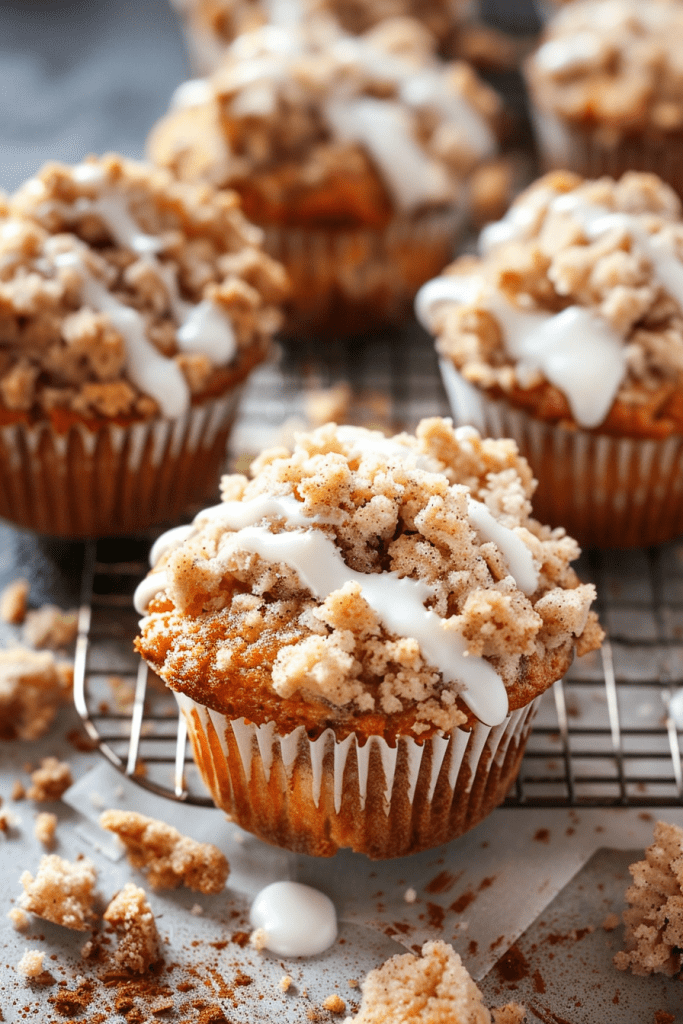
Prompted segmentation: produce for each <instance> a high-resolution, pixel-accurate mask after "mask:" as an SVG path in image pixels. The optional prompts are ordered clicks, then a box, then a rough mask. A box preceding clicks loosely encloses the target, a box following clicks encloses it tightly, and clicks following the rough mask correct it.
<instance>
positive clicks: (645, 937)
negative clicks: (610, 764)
mask: <svg viewBox="0 0 683 1024" xmlns="http://www.w3.org/2000/svg"><path fill="white" fill-rule="evenodd" d="M629 871H630V873H631V876H632V878H633V885H631V886H630V887H629V888H628V889H627V890H626V901H627V902H628V904H629V908H628V910H625V911H624V913H623V918H624V924H625V926H626V927H625V932H624V939H625V942H626V949H625V950H623V951H621V952H619V953H617V954H616V956H615V957H614V963H615V965H616V967H618V968H619V970H620V971H626V970H630V971H632V973H633V974H665V975H667V976H668V977H673V976H674V975H677V974H679V973H680V972H681V969H682V968H683V828H679V826H678V825H670V824H667V822H665V821H658V822H657V824H656V825H655V833H654V842H653V844H652V845H651V846H648V848H647V850H646V851H645V860H641V861H638V862H637V863H635V864H631V866H630V867H629Z"/></svg>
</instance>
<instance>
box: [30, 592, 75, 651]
mask: <svg viewBox="0 0 683 1024" xmlns="http://www.w3.org/2000/svg"><path fill="white" fill-rule="evenodd" d="M77 633H78V611H77V610H76V609H73V610H72V611H68V612H65V611H62V609H61V608H58V607H57V606H56V605H54V604H44V605H43V606H42V608H38V609H36V610H35V611H30V612H27V614H26V620H25V622H24V640H25V641H26V643H27V644H30V645H31V647H39V648H45V647H48V648H50V650H53V651H63V650H65V649H66V648H67V647H70V646H71V644H72V643H73V642H74V640H75V639H76V634H77Z"/></svg>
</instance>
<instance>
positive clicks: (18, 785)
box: [10, 779, 26, 801]
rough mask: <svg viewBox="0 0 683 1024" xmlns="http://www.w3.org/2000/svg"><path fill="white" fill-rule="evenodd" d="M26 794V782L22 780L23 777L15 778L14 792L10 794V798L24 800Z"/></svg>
mask: <svg viewBox="0 0 683 1024" xmlns="http://www.w3.org/2000/svg"><path fill="white" fill-rule="evenodd" d="M25 796H26V789H25V788H24V783H23V782H22V781H21V779H15V780H14V782H13V783H12V792H11V794H10V798H11V799H12V800H15V801H16V800H23V799H24V797H25Z"/></svg>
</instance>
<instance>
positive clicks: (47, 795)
mask: <svg viewBox="0 0 683 1024" xmlns="http://www.w3.org/2000/svg"><path fill="white" fill-rule="evenodd" d="M31 782H32V783H33V785H32V786H31V787H30V788H29V790H28V792H27V794H26V795H27V796H28V798H29V800H36V801H38V802H41V801H43V800H59V799H60V798H61V796H62V793H65V792H66V791H67V789H68V788H69V786H72V785H73V778H72V776H71V768H70V767H69V765H68V764H67V763H66V761H60V760H59V759H58V758H56V757H43V758H42V759H41V762H40V768H36V770H35V771H34V772H31Z"/></svg>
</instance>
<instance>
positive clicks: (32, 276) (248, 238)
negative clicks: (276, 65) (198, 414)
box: [0, 156, 285, 420]
mask: <svg viewBox="0 0 683 1024" xmlns="http://www.w3.org/2000/svg"><path fill="white" fill-rule="evenodd" d="M260 238H261V233H260V231H259V229H258V228H255V227H253V226H252V225H250V224H249V223H248V222H247V221H246V220H245V218H244V217H243V215H242V213H241V212H240V209H239V200H238V199H237V197H236V196H235V195H234V194H231V193H226V192H222V193H217V192H215V191H214V190H212V189H211V188H210V187H208V186H190V185H186V184H179V183H177V182H174V181H173V180H172V178H171V176H170V175H168V174H167V173H166V172H164V171H160V170H155V169H153V168H151V167H149V166H147V165H145V164H139V163H134V162H132V161H129V160H123V159H121V158H119V157H116V156H107V157H103V158H101V159H96V158H89V159H88V160H86V161H85V162H84V163H82V164H78V165H76V166H74V167H69V166H65V165H60V164H50V165H47V166H46V167H44V168H43V170H42V171H41V172H40V174H39V175H38V176H37V177H35V178H32V179H30V180H29V181H28V182H26V183H25V184H24V185H23V186H22V187H21V188H20V189H19V191H18V192H17V193H16V194H15V196H14V197H13V198H12V199H11V200H10V202H9V206H8V209H7V211H6V213H5V215H4V216H2V217H0V324H1V328H2V346H1V347H0V411H2V412H4V415H5V416H6V417H7V416H10V417H11V416H12V415H15V416H22V417H26V416H29V417H33V416H35V417H42V416H45V415H51V414H55V413H57V414H58V413H59V412H60V411H64V412H65V413H70V414H75V415H76V416H78V417H84V418H86V419H87V418H95V419H96V418H122V419H124V420H125V419H131V418H132V419H137V418H147V417H151V416H154V415H157V414H158V413H159V412H161V413H162V414H163V415H166V416H169V417H172V418H173V417H176V416H179V415H181V414H182V412H184V411H185V409H186V408H187V407H188V406H189V404H190V402H191V401H192V400H193V399H195V398H200V397H202V396H206V395H210V394H213V393H219V392H220V391H222V390H223V389H224V388H225V387H226V384H227V382H229V380H230V379H231V375H232V376H234V374H235V372H236V369H237V367H238V366H239V365H241V364H242V363H243V362H245V361H246V362H253V361H257V360H258V359H259V358H261V357H262V355H263V353H264V352H265V350H266V348H267V345H268V341H269V338H270V336H271V334H272V332H273V330H274V329H275V328H276V327H277V326H278V324H279V313H278V312H277V310H276V304H277V303H278V302H279V301H280V299H281V298H282V296H283V295H284V291H285V280H284V271H283V270H282V268H281V267H280V266H279V264H277V263H275V262H274V261H273V260H271V259H270V257H268V256H266V255H265V254H264V253H263V252H262V251H261V249H260Z"/></svg>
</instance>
